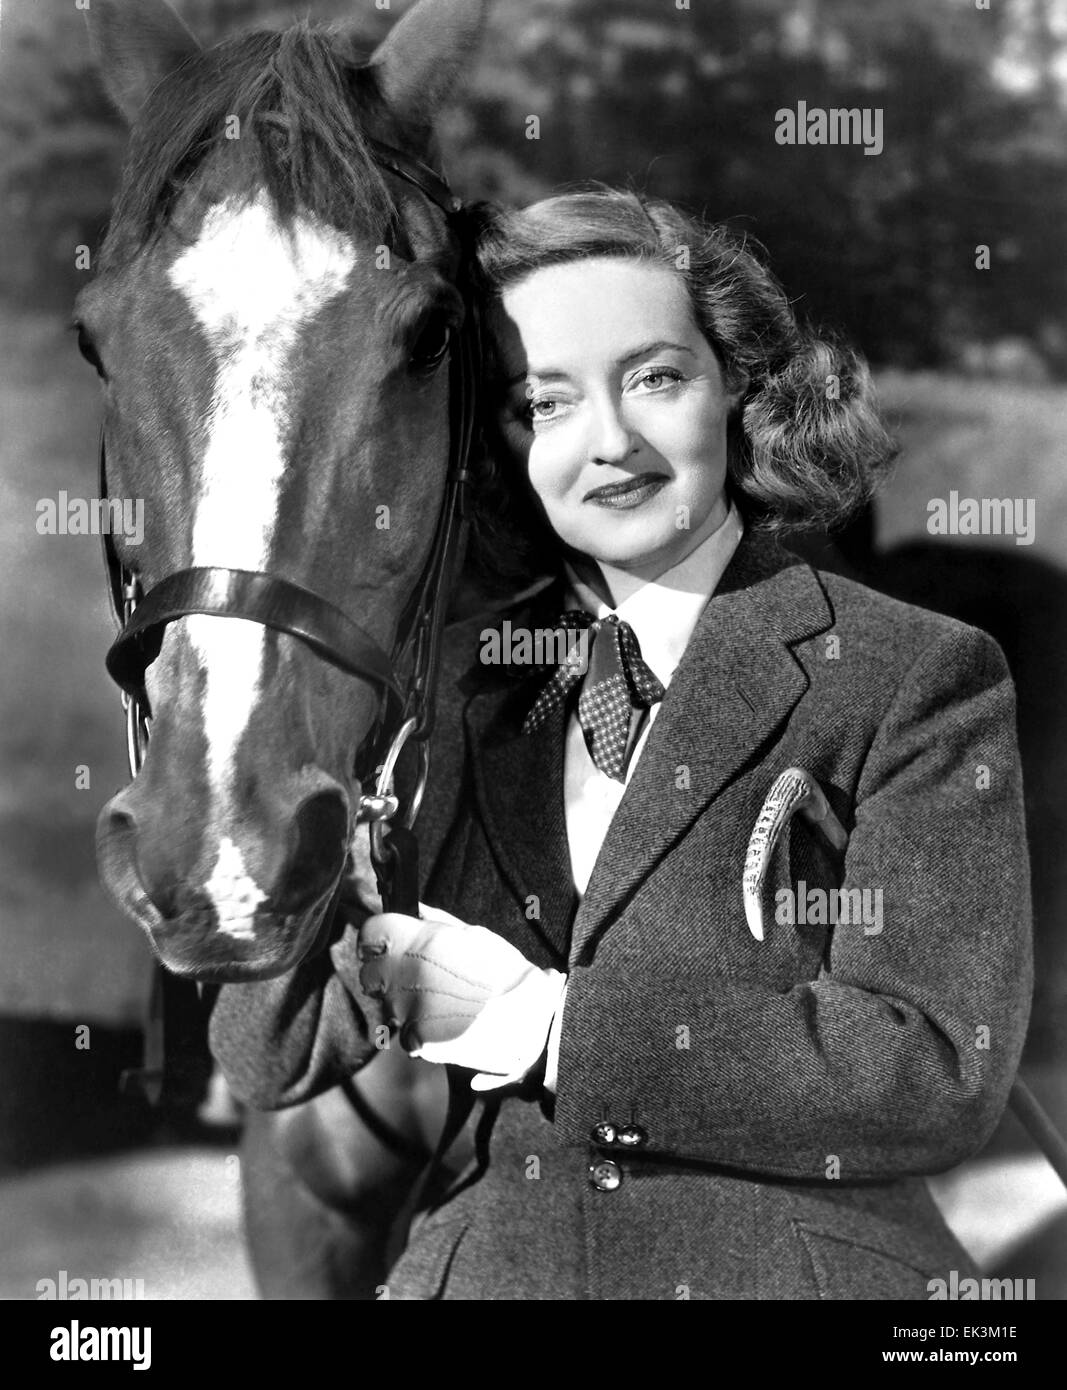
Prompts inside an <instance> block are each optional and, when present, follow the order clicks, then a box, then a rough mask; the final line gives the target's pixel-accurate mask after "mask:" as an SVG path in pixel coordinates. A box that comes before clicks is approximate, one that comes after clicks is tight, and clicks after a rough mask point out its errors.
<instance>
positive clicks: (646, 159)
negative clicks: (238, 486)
mask: <svg viewBox="0 0 1067 1390" xmlns="http://www.w3.org/2000/svg"><path fill="white" fill-rule="evenodd" d="M989 6H990V7H989V8H988V9H984V10H983V9H978V8H977V6H976V0H862V3H861V2H860V0H716V3H715V4H709V3H708V0H690V8H688V9H684V10H679V9H678V8H677V7H676V5H675V3H674V0H496V3H495V4H494V5H493V20H492V29H491V34H490V37H489V41H488V43H487V45H486V50H485V52H484V53H483V55H482V61H481V62H480V64H479V65H478V69H477V72H476V74H475V75H474V77H473V79H472V80H471V81H470V82H469V83H467V84H465V85H464V88H463V91H462V92H461V93H460V98H459V101H458V103H457V106H456V108H455V110H454V111H453V113H452V116H451V119H450V121H449V122H448V125H447V128H446V130H445V137H444V143H445V150H446V154H447V157H448V158H447V162H448V166H449V169H450V171H451V173H452V175H453V177H454V179H455V181H456V182H457V184H458V186H459V187H460V189H461V190H462V191H463V192H464V193H465V194H466V195H467V196H470V197H481V196H489V197H495V198H499V199H502V200H503V201H506V202H511V201H516V200H519V201H521V200H525V199H528V198H531V197H534V196H537V195H539V194H542V193H544V192H545V191H547V190H548V189H550V188H553V187H556V186H558V185H560V184H562V183H566V182H569V181H572V180H578V179H583V178H600V179H606V180H608V181H611V182H617V181H627V180H633V181H635V182H636V183H638V184H639V185H641V186H643V187H646V188H648V189H649V190H650V191H651V192H654V193H656V194H659V195H662V196H664V197H668V198H676V199H681V200H683V201H687V202H690V203H693V204H695V205H697V206H701V207H704V208H706V209H707V210H708V211H709V212H710V213H711V214H712V215H713V216H715V217H719V218H723V219H728V220H730V221H731V222H734V223H735V224H737V225H739V226H741V227H743V228H745V229H746V230H748V231H750V232H751V233H752V234H753V235H754V236H756V237H757V238H759V239H760V240H761V241H762V242H763V243H764V244H765V245H766V247H767V248H768V250H769V252H770V255H771V259H772V262H773V264H774V266H775V268H776V270H777V272H778V273H779V275H780V276H781V278H782V279H783V281H784V282H785V284H786V286H787V287H788V288H789V289H790V290H791V291H792V292H794V293H795V294H796V295H797V296H798V298H801V299H802V300H803V303H804V305H805V307H806V308H808V309H809V310H810V312H811V313H812V314H814V315H815V316H817V317H820V318H826V319H829V320H831V321H833V322H840V323H845V324H848V326H849V328H850V330H851V331H852V332H853V333H854V334H855V335H856V336H857V337H858V338H859V340H860V342H861V344H862V346H863V347H864V348H865V350H866V351H867V353H868V354H869V356H870V357H871V358H872V359H873V360H875V361H876V362H893V363H897V364H899V365H903V366H909V367H913V366H933V365H961V364H962V365H965V366H966V365H971V366H974V365H976V364H977V365H981V363H982V361H983V354H982V351H981V345H983V344H985V345H988V344H998V343H999V344H1000V348H999V353H1000V356H1001V357H1002V358H1005V359H1006V360H1009V362H1010V363H1014V364H1015V366H1016V369H1017V370H1018V368H1020V367H1021V368H1022V369H1024V370H1025V371H1027V372H1029V374H1031V375H1034V376H1038V377H1042V376H1045V375H1052V376H1054V377H1056V378H1058V379H1062V378H1063V376H1064V375H1065V374H1067V329H1065V314H1064V311H1065V307H1067V294H1065V291H1067V261H1065V258H1064V256H1063V254H1062V245H1061V241H1062V237H1061V235H1058V233H1061V231H1062V228H1063V227H1064V225H1065V222H1067V110H1065V105H1064V94H1065V86H1064V83H1065V80H1067V59H1065V43H1067V7H1065V5H1064V4H1063V0H989ZM175 7H176V8H177V9H178V10H179V11H180V12H181V13H182V14H183V15H184V17H185V18H186V19H187V20H188V22H189V23H190V25H191V26H192V27H193V28H194V29H195V30H196V32H197V33H198V34H200V35H201V36H203V37H205V38H212V37H215V36H219V35H222V34H224V33H225V32H227V31H229V30H231V29H234V28H241V27H246V26H248V25H249V24H251V23H253V22H261V23H267V24H278V23H282V22H286V21H288V20H289V19H291V18H292V17H294V16H295V15H297V14H299V13H305V12H307V11H310V12H311V13H312V14H313V15H314V16H315V17H323V18H334V17H337V18H341V17H344V19H345V22H346V23H354V24H355V25H356V27H357V30H358V32H359V33H360V34H361V36H365V39H366V43H367V45H368V47H370V46H372V45H373V43H374V42H376V40H377V39H378V38H380V37H381V36H382V35H383V34H384V33H385V32H386V30H387V29H388V27H389V25H390V24H391V23H392V22H393V20H394V19H395V18H396V16H397V15H398V14H400V13H401V12H402V11H403V10H404V9H405V8H407V4H406V0H389V7H388V8H386V9H379V8H377V7H376V5H375V4H374V3H372V0H355V3H351V0H349V2H348V3H344V0H317V3H313V4H312V5H310V6H302V7H296V6H292V5H284V4H278V3H276V0H176V5H175ZM2 42H3V47H4V50H5V52H4V60H3V76H4V81H3V89H2V92H0V198H2V200H3V204H4V207H5V216H4V225H3V234H4V241H5V244H4V248H3V255H2V257H0V293H3V294H6V295H7V296H8V297H9V298H10V297H15V298H19V299H22V300H24V301H25V300H26V299H32V300H33V301H34V302H36V303H41V302H42V299H47V300H48V301H49V302H55V303H57V304H59V303H66V302H68V301H69V298H70V296H71V294H72V293H73V291H74V290H75V289H76V278H77V272H76V271H75V269H74V264H73V255H72V247H74V246H76V245H78V244H80V243H85V244H89V245H93V244H95V242H96V240H97V238H98V236H99V232H100V230H101V228H102V226H103V224H104V222H105V220H106V216H107V209H108V204H109V202H110V198H111V194H112V191H113V189H114V186H115V179H116V174H117V170H118V166H119V161H120V157H121V149H122V144H123V134H122V131H121V128H120V127H119V125H118V123H117V121H116V120H115V119H114V117H113V116H112V114H111V112H110V110H109V108H108V106H107V103H106V102H105V100H104V99H103V96H102V94H101V92H100V88H99V84H98V82H97V80H96V77H95V75H94V74H93V72H92V70H91V68H90V66H89V61H88V47H87V44H86V42H85V37H84V27H83V25H82V22H81V16H80V15H79V14H78V13H77V12H76V10H75V0H8V4H7V5H6V6H5V7H4V15H3V36H2ZM801 98H802V99H804V100H805V101H807V103H808V105H809V107H811V106H821V107H831V106H845V107H854V106H855V107H865V106H866V107H880V108H882V109H883V110H884V112H885V149H884V152H883V153H882V154H881V155H879V156H877V157H866V156H864V154H863V151H862V150H861V149H856V148H842V149H833V148H829V149H828V148H825V147H817V146H808V147H789V146H780V145H777V144H776V143H775V141H774V138H773V132H774V113H775V111H776V110H777V109H779V108H781V107H793V108H795V106H796V103H797V101H798V99H801ZM529 114H536V115H538V117H539V118H540V122H541V136H540V139H539V140H536V141H534V140H528V139H527V138H526V134H525V130H526V127H525V121H526V117H527V115H529ZM979 244H982V245H988V246H989V247H990V252H991V257H992V270H991V271H989V272H980V271H976V269H975V247H976V246H977V245H979ZM1006 339H1010V340H1012V345H1011V346H1010V347H1009V346H1006V345H1005V342H1004V340H1006ZM987 355H988V354H987Z"/></svg>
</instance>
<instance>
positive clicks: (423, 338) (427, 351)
mask: <svg viewBox="0 0 1067 1390" xmlns="http://www.w3.org/2000/svg"><path fill="white" fill-rule="evenodd" d="M451 342H452V324H451V321H450V320H449V319H448V318H447V317H446V316H445V315H444V314H431V315H430V317H429V318H428V319H427V320H426V322H425V323H424V324H423V326H422V328H421V329H420V330H419V335H418V337H417V338H416V339H415V345H414V347H413V348H412V349H411V365H412V366H413V367H414V368H415V370H416V371H420V372H430V371H433V370H434V368H435V367H439V366H440V365H441V363H442V362H443V361H444V360H445V357H446V356H447V354H448V349H449V345H450V344H451Z"/></svg>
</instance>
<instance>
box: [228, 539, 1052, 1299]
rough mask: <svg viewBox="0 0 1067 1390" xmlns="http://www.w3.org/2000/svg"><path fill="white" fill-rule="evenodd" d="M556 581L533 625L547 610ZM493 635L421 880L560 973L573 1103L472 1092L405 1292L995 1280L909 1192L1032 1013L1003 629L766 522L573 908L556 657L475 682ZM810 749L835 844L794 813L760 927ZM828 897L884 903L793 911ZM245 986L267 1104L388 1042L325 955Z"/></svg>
mask: <svg viewBox="0 0 1067 1390" xmlns="http://www.w3.org/2000/svg"><path fill="white" fill-rule="evenodd" d="M557 599H558V593H557V594H553V593H546V594H544V595H542V596H541V599H540V600H538V601H535V604H534V606H533V608H532V609H531V610H529V611H528V612H527V613H525V614H523V613H513V614H510V615H509V616H510V618H511V621H512V624H513V627H514V626H517V625H519V624H520V623H521V622H522V621H527V622H529V623H530V625H532V626H551V625H552V622H553V618H552V616H550V614H551V612H552V608H553V604H554V603H555V602H556V600H557ZM555 612H558V608H556V609H555ZM485 626H486V624H485V622H484V621H482V622H477V623H473V624H466V625H464V626H462V627H458V628H456V629H455V630H454V631H453V632H452V633H451V634H450V641H449V647H448V651H447V654H446V660H445V662H444V664H443V676H442V693H441V701H440V709H439V716H438V729H437V734H436V736H435V745H434V764H433V772H432V774H431V784H430V789H429V792H428V796H427V810H426V813H425V814H424V818H423V820H422V821H420V840H421V842H422V846H423V855H424V868H425V874H426V878H425V885H424V890H423V899H424V901H427V902H430V903H433V904H437V905H440V906H442V907H445V908H447V909H448V910H449V911H450V912H453V913H455V914H456V915H458V916H460V917H462V918H464V919H465V920H467V921H471V922H477V923H480V924H482V925H485V926H488V927H491V928H493V929H494V930H496V931H498V932H500V933H501V934H502V935H504V936H505V937H506V938H507V939H509V940H510V941H511V942H512V943H513V944H514V945H515V946H516V947H517V948H518V949H519V950H521V951H522V952H523V953H524V954H525V955H526V956H527V957H528V958H529V959H530V960H532V961H534V962H535V963H537V964H540V965H546V966H547V965H552V966H555V967H556V968H558V969H562V970H566V971H567V973H568V977H569V983H568V991H567V997H566V1005H565V1010H564V1015H563V1020H562V1041H561V1047H560V1057H559V1079H558V1086H557V1092H556V1096H555V1098H554V1099H553V1098H551V1097H546V1096H545V1094H544V1092H543V1091H542V1089H541V1088H540V1087H539V1086H538V1085H536V1084H535V1085H527V1086H526V1087H522V1088H513V1089H512V1090H510V1091H508V1092H505V1093H504V1094H503V1095H500V1094H497V1095H495V1096H492V1097H490V1098H489V1099H488V1100H486V1101H483V1102H479V1113H478V1115H477V1116H476V1119H477V1126H478V1128H477V1136H478V1142H477V1152H476V1156H475V1158H474V1160H473V1161H472V1163H471V1165H470V1167H469V1169H468V1170H467V1171H466V1172H465V1173H464V1174H463V1175H462V1179H461V1181H459V1182H458V1183H456V1184H454V1185H453V1187H452V1188H451V1189H450V1190H449V1191H447V1192H446V1193H445V1194H444V1196H443V1197H439V1198H438V1200H436V1202H435V1204H434V1206H433V1208H432V1210H429V1211H427V1212H424V1213H423V1214H422V1215H421V1216H420V1217H419V1218H417V1219H416V1222H415V1224H414V1226H413V1228H412V1232H411V1237H410V1240H409V1243H408V1247H407V1249H406V1251H405V1253H404V1254H403V1255H402V1256H401V1258H400V1259H399V1261H398V1262H397V1264H396V1266H395V1267H394V1269H393V1271H392V1273H391V1275H390V1279H389V1287H390V1294H391V1296H392V1297H394V1298H396V1297H399V1298H417V1299H435V1298H476V1299H557V1298H562V1299H646V1298H649V1299H682V1298H699V1299H736V1298H792V1299H796V1298H812V1299H814V1298H829V1299H834V1298H879V1299H892V1298H916V1299H924V1298H927V1297H928V1296H929V1293H928V1288H927V1285H928V1281H929V1280H931V1279H933V1278H947V1277H948V1276H949V1273H950V1271H951V1270H953V1269H955V1270H957V1271H960V1272H961V1273H963V1272H964V1271H967V1272H973V1271H972V1270H971V1266H970V1264H969V1262H968V1260H967V1257H966V1255H965V1254H964V1252H963V1251H962V1249H961V1248H960V1247H959V1246H958V1244H957V1243H956V1242H955V1240H954V1239H953V1237H952V1236H951V1234H950V1233H949V1231H948V1229H947V1227H946V1226H945V1225H944V1223H943V1222H942V1220H941V1218H940V1216H939V1214H938V1212H937V1210H936V1208H935V1207H934V1205H933V1202H932V1200H931V1198H930V1196H929V1193H928V1191H927V1189H926V1185H925V1183H924V1182H923V1180H922V1176H923V1175H924V1174H930V1173H934V1172H938V1171H941V1170H944V1169H946V1168H949V1167H951V1166H953V1165H955V1164H956V1163H958V1162H960V1161H961V1160H962V1159H964V1158H965V1157H967V1156H968V1155H970V1154H972V1153H974V1152H975V1151H976V1150H977V1149H979V1148H980V1147H981V1146H982V1145H983V1143H984V1142H985V1141H986V1139H987V1138H988V1137H989V1135H990V1133H991V1131H992V1130H993V1128H994V1127H995V1125H996V1123H997V1120H998V1118H999V1116H1000V1114H1001V1112H1002V1110H1003V1108H1004V1105H1005V1103H1006V1100H1007V1095H1008V1090H1009V1087H1010V1085H1011V1081H1012V1079H1013V1077H1014V1074H1015V1070H1016V1067H1017V1065H1018V1060H1019V1056H1020V1052H1021V1049H1022V1044H1023V1039H1024V1036H1025V1031H1026V1024H1027V1019H1028V1010H1029V999H1030V992H1031V983H1032V979H1031V968H1032V967H1031V946H1030V919H1029V881H1028V867H1027V854H1026V844H1025V832H1024V827H1023V805H1022V790H1021V780H1020V771H1019V763H1018V755H1017V749H1016V735H1015V724H1014V697H1013V690H1012V686H1011V681H1010V678H1009V676H1008V674H1007V670H1006V667H1005V664H1004V661H1003V658H1002V656H1001V654H1000V651H999V649H998V648H997V647H996V645H995V644H994V643H993V642H992V641H991V639H989V638H988V637H986V636H985V635H984V634H982V633H980V632H978V631H976V630H975V629H972V628H969V627H965V626H963V625H962V624H960V623H957V622H954V621H952V620H950V619H946V618H943V617H940V616H936V615H934V614H932V613H928V612H925V611H923V610H920V609H917V608H913V607H909V606H906V605H903V604H900V603H897V602H895V601H893V600H890V599H887V598H885V597H883V596H881V595H878V594H876V593H874V592H872V591H870V590H867V589H865V588H863V587H861V586H859V585H857V584H855V583H852V582H850V581H848V580H845V579H842V578H839V577H837V576H835V575H832V574H823V573H819V572H816V571H814V570H813V569H811V568H810V567H809V566H808V565H807V564H805V563H803V562H801V561H799V560H797V559H796V558H795V557H793V556H791V555H789V554H788V553H786V552H784V551H781V550H779V549H778V548H777V547H776V546H774V545H773V543H771V542H769V541H767V540H766V539H764V538H761V537H760V536H758V535H753V534H746V536H745V537H744V539H743V540H742V542H741V544H740V546H739V547H738V550H737V552H736V553H735V555H734V557H733V559H732V560H731V562H730V565H729V567H728V568H727V570H726V573H725V574H724V576H723V578H722V580H721V582H720V584H719V587H718V589H717V590H716V593H715V595H714V596H713V598H712V600H711V602H710V603H709V604H708V606H707V608H706V609H705V611H704V613H703V615H702V617H701V619H700V621H699V623H698V625H697V628H696V630H695V632H694V634H693V637H692V639H691V641H690V643H689V646H688V648H687V650H686V653H685V655H684V657H683V659H682V662H681V664H680V665H679V667H678V669H677V670H676V672H675V674H674V678H673V680H672V681H671V684H670V687H669V688H668V691H667V694H666V697H665V699H664V702H663V706H662V708H661V710H660V713H659V716H658V718H657V720H656V722H655V724H654V725H653V727H652V730H651V733H650V735H649V738H648V742H647V745H646V747H645V750H644V753H643V755H642V757H641V759H640V761H639V763H638V765H637V768H636V770H635V773H634V776H633V778H632V780H631V782H630V784H629V785H628V787H627V789H626V792H625V795H624V796H623V799H622V802H621V804H620V806H619V809H618V811H617V813H616V815H615V817H614V819H613V821H612V823H611V826H610V828H609V830H608V833H607V837H606V839H605V841H604V844H603V846H602V849H601V851H600V854H599V857H598V859H597V861H596V865H595V867H594V870H593V874H592V878H591V881H590V883H589V885H588V889H587V891H586V893H585V895H584V898H583V899H582V901H581V903H580V905H579V904H578V902H577V895H576V894H575V891H574V887H573V880H572V878H571V873H570V865H569V858H568V850H567V840H566V830H565V821H564V804H563V744H564V732H565V715H564V714H563V713H562V712H560V714H559V716H558V718H556V719H555V720H554V721H549V722H548V723H547V724H546V725H544V726H542V727H541V728H540V729H538V730H537V732H535V733H532V734H524V733H523V732H522V721H523V718H524V716H525V714H526V712H527V711H528V709H529V708H530V705H531V703H532V700H533V697H534V694H535V693H536V690H537V688H538V681H539V680H540V681H543V680H544V678H545V677H544V674H543V673H540V674H539V676H534V675H531V673H530V672H529V670H528V669H527V670H523V669H521V668H520V669H517V668H514V667H486V666H482V665H481V664H480V663H479V661H478V651H479V645H480V632H481V630H482V629H483V628H484V627H485ZM792 766H801V767H804V768H806V769H807V770H808V771H809V772H811V773H812V774H813V775H814V776H815V777H816V778H817V780H818V782H819V783H820V785H821V786H822V788H823V790H824V791H825V793H826V795H827V797H828V799H829V801H830V803H831V805H832V807H833V809H834V811H835V813H836V814H837V816H838V818H839V819H840V821H841V822H842V824H843V825H844V827H845V828H846V830H847V831H848V834H849V843H848V847H847V850H846V851H845V852H844V854H843V855H841V854H839V853H837V852H835V851H834V850H833V849H831V848H830V846H829V845H828V844H827V843H826V842H825V841H824V840H823V839H822V838H821V837H820V836H819V835H818V834H817V833H816V832H815V831H814V830H812V828H811V827H810V826H809V824H808V823H807V822H806V821H803V820H802V819H800V818H794V820H793V821H792V822H791V826H790V830H789V832H788V835H787V836H786V837H785V838H784V839H783V842H782V843H781V845H780V846H779V849H778V851H777V853H776V855H775V858H774V861H773V863H772V872H771V875H770V881H769V882H768V884H767V887H766V893H765V898H764V920H765V924H766V931H765V937H764V940H763V941H757V940H756V939H755V938H754V937H753V935H752V934H751V933H750V931H749V930H748V927H747V925H746V921H745V915H744V910H743V903H742V896H741V878H742V871H743V868H744V862H745V853H746V847H747V844H748V840H749V836H750V834H751V832H752V829H753V826H754V824H755V822H756V819H757V817H758V816H759V813H760V810H761V807H762V805H763V802H764V800H765V798H766V796H767V793H768V791H769V789H770V787H771V785H772V784H773V782H774V781H775V779H776V778H777V777H778V775H779V774H780V773H781V772H782V771H783V770H784V769H786V768H788V767H792ZM839 888H844V889H846V890H852V889H859V890H860V891H861V893H862V892H866V893H867V894H868V898H867V901H868V902H869V903H875V902H876V903H877V904H878V916H877V918H874V917H873V916H872V917H871V919H870V920H867V921H865V922H864V923H856V922H852V923H847V922H844V921H838V922H837V923H836V924H835V923H834V922H833V921H827V920H826V915H827V914H826V913H825V911H824V912H819V911H817V910H816V911H804V909H800V908H799V901H800V899H804V901H805V904H806V905H807V906H810V905H811V904H812V903H814V902H815V901H816V900H817V898H818V895H819V894H820V893H821V894H823V897H824V900H825V901H828V900H829V895H830V894H832V892H833V890H836V889H839ZM813 893H814V894H815V895H816V897H815V898H813V897H812V894H813ZM790 903H792V904H794V905H796V906H795V907H794V910H792V911H789V910H783V909H784V908H787V907H788V905H789V904H790ZM805 917H806V919H807V920H803V919H804V918H805ZM813 919H814V920H813ZM249 988H250V987H247V986H240V987H230V988H228V989H227V990H223V992H222V996H221V997H220V1005H221V1010H220V1009H219V1008H217V1009H216V1018H215V1020H213V1030H214V1034H213V1035H214V1037H215V1041H216V1044H217V1047H216V1050H217V1051H218V1052H219V1055H220V1057H221V1058H222V1060H223V1064H224V1067H225V1069H226V1071H227V1075H228V1076H229V1078H230V1080H231V1083H232V1084H234V1085H235V1089H236V1090H237V1091H238V1094H241V1095H244V1096H245V1098H247V1099H249V1100H251V1101H252V1102H253V1103H256V1104H260V1105H265V1106H275V1105H280V1104H290V1103H293V1102H294V1101H298V1100H300V1099H303V1098H305V1097H306V1096H307V1095H310V1094H313V1093H314V1092H315V1091H317V1090H321V1089H323V1088H324V1087H325V1086H327V1085H329V1084H332V1082H333V1081H335V1080H336V1079H338V1077H339V1076H341V1075H343V1074H346V1073H347V1072H350V1071H351V1070H352V1069H353V1068H355V1067H356V1066H358V1065H359V1064H360V1063H361V1061H362V1060H364V1059H365V1058H366V1057H367V1056H369V1055H370V1054H371V1051H372V1049H371V1047H370V1045H369V1043H368V1041H367V1036H366V1035H367V1029H366V1027H365V1026H364V1024H363V1022H362V1020H361V1019H360V1017H359V1015H358V1011H357V1010H356V1008H355V1006H354V1004H353V1003H352V1001H351V999H350V997H349V996H347V994H346V993H345V992H344V990H343V988H342V987H341V986H340V984H339V981H337V979H336V977H331V976H330V974H329V966H328V964H327V963H323V962H321V961H320V962H318V963H314V962H313V963H311V964H310V965H309V966H307V967H301V969H300V970H298V971H297V972H294V975H293V976H291V977H286V979H285V980H283V981H278V982H270V985H269V987H268V986H262V987H254V989H255V990H257V991H259V990H267V991H268V997H267V998H266V1001H264V998H263V997H262V996H257V1003H256V1006H255V1009H254V1010H253V1009H250V1008H249V1007H248V1006H249V1004H250V1003H251V1000H252V998H253V995H252V994H251V993H249V992H248V991H249ZM270 991H273V994H271V993H270ZM253 1014H254V1017H253Z"/></svg>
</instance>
